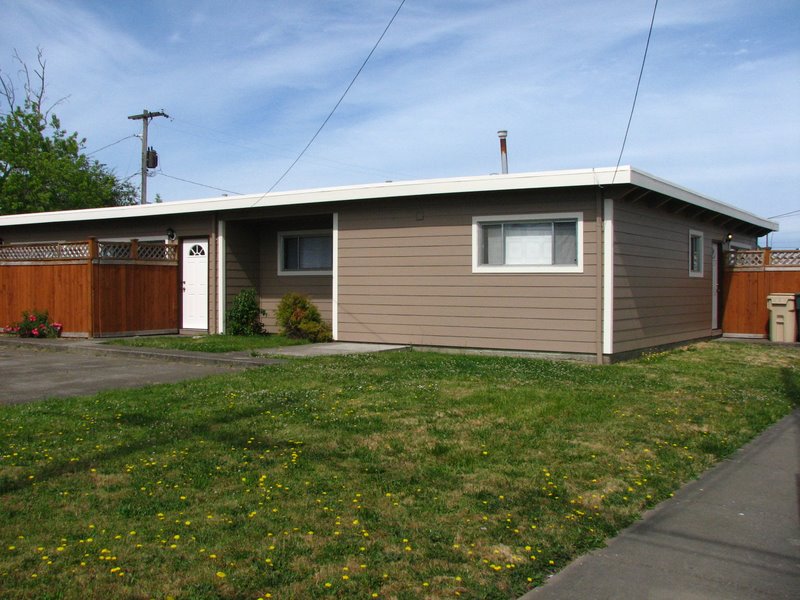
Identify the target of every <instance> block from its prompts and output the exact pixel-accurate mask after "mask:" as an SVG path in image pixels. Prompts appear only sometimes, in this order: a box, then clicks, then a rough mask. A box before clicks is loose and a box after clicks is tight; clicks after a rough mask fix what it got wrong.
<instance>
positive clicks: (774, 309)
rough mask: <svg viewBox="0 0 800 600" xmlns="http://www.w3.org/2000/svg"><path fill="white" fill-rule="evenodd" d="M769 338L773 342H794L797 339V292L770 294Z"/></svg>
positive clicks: (768, 297)
mask: <svg viewBox="0 0 800 600" xmlns="http://www.w3.org/2000/svg"><path fill="white" fill-rule="evenodd" d="M767 308H768V309H769V339H770V340H772V341H773V342H790V343H792V342H794V341H795V340H796V339H797V316H796V315H795V313H796V306H795V294H770V295H769V296H767Z"/></svg>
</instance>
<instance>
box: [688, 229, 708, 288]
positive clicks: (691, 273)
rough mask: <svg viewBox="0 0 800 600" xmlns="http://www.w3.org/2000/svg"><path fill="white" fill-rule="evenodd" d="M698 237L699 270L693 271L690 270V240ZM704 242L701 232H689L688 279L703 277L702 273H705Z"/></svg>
mask: <svg viewBox="0 0 800 600" xmlns="http://www.w3.org/2000/svg"><path fill="white" fill-rule="evenodd" d="M693 237H698V238H700V270H699V271H693V270H692V238H693ZM705 253H706V240H705V236H704V235H703V232H702V231H697V230H696V229H690V230H689V253H688V254H689V277H703V272H704V271H705V267H706V257H705Z"/></svg>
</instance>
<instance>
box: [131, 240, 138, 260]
mask: <svg viewBox="0 0 800 600" xmlns="http://www.w3.org/2000/svg"><path fill="white" fill-rule="evenodd" d="M131 260H139V240H136V239H133V240H131Z"/></svg>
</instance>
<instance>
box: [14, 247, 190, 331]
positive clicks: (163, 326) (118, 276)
mask: <svg viewBox="0 0 800 600" xmlns="http://www.w3.org/2000/svg"><path fill="white" fill-rule="evenodd" d="M26 310H27V311H33V310H36V311H45V310H46V311H48V313H49V314H50V317H51V319H52V320H54V321H59V322H61V323H62V324H63V326H64V329H63V332H64V334H67V335H73V336H84V337H103V336H115V335H132V334H143V333H177V331H178V253H177V246H176V245H174V244H164V243H163V242H161V243H152V242H138V241H137V240H131V241H130V242H108V241H101V240H96V239H93V238H90V239H89V240H87V241H81V242H62V243H48V244H4V245H0V327H4V326H6V325H9V324H11V323H13V322H16V321H19V320H20V318H21V316H22V312H23V311H26Z"/></svg>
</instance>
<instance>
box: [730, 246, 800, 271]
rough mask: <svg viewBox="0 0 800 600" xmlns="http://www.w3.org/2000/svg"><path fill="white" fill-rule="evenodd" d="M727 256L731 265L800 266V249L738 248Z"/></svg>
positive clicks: (743, 266)
mask: <svg viewBox="0 0 800 600" xmlns="http://www.w3.org/2000/svg"><path fill="white" fill-rule="evenodd" d="M727 256H728V261H727V262H728V266H729V267H742V268H745V267H800V250H736V251H735V252H729V253H728V255H727Z"/></svg>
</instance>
